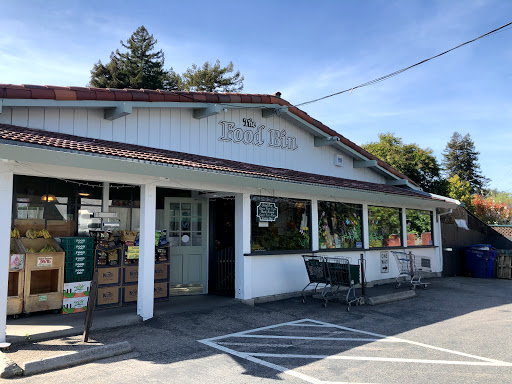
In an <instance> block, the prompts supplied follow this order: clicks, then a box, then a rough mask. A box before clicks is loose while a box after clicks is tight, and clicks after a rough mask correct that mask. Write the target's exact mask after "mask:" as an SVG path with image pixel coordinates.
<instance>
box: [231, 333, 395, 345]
mask: <svg viewBox="0 0 512 384" xmlns="http://www.w3.org/2000/svg"><path fill="white" fill-rule="evenodd" d="M236 337H244V338H248V339H285V340H320V341H361V342H363V341H364V342H375V341H379V342H387V343H405V340H398V339H397V340H395V339H389V338H385V339H384V338H383V339H364V338H362V337H311V336H280V335H250V334H246V335H238V336H236Z"/></svg>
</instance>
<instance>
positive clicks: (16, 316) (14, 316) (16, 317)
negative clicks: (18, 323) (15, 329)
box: [12, 314, 20, 320]
mask: <svg viewBox="0 0 512 384" xmlns="http://www.w3.org/2000/svg"><path fill="white" fill-rule="evenodd" d="M12 318H13V319H14V320H18V319H19V318H20V315H18V314H16V315H13V316H12Z"/></svg>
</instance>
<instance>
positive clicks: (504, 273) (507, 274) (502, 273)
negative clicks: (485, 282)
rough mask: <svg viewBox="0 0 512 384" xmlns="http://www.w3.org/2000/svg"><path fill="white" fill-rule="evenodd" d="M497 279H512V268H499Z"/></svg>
mask: <svg viewBox="0 0 512 384" xmlns="http://www.w3.org/2000/svg"><path fill="white" fill-rule="evenodd" d="M496 277H497V278H498V279H512V267H500V266H498V268H497V272H496Z"/></svg>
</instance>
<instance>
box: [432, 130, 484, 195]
mask: <svg viewBox="0 0 512 384" xmlns="http://www.w3.org/2000/svg"><path fill="white" fill-rule="evenodd" d="M479 154H480V153H479V152H477V150H476V149H475V143H474V142H473V140H471V137H470V135H469V134H466V135H465V136H462V135H460V134H459V133H458V132H454V134H453V135H452V138H451V139H450V141H449V142H448V144H446V148H445V150H444V151H443V158H444V160H443V163H442V165H443V167H444V170H445V172H446V175H447V177H448V178H452V177H453V176H455V175H458V176H459V177H460V179H461V180H463V181H467V182H468V183H469V185H470V187H471V193H476V192H479V191H481V190H482V189H483V188H484V187H485V186H486V185H487V184H488V182H489V179H487V178H486V177H484V176H483V175H482V172H481V170H480V164H478V155H479Z"/></svg>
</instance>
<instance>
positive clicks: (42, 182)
mask: <svg viewBox="0 0 512 384" xmlns="http://www.w3.org/2000/svg"><path fill="white" fill-rule="evenodd" d="M14 178H15V183H16V201H18V202H20V203H42V202H45V201H46V181H47V179H46V178H44V177H32V176H15V177H14Z"/></svg>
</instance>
